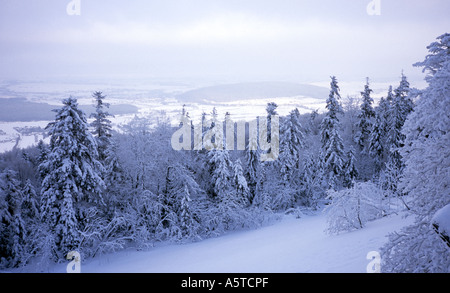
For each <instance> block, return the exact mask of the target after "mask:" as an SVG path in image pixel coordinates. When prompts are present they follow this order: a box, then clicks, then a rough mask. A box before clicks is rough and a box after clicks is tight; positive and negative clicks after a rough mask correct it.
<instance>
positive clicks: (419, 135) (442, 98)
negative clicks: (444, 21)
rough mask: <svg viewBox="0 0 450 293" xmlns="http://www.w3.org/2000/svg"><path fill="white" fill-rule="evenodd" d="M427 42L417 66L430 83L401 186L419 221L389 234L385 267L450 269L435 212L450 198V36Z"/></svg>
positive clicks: (406, 151)
mask: <svg viewBox="0 0 450 293" xmlns="http://www.w3.org/2000/svg"><path fill="white" fill-rule="evenodd" d="M438 40H439V41H438V42H434V43H432V44H431V45H430V46H428V49H429V52H430V54H429V55H428V56H427V57H426V59H425V61H423V62H420V63H417V64H416V66H422V67H424V70H425V71H428V76H427V78H426V80H427V82H428V87H427V88H426V89H425V90H424V91H423V92H422V93H421V95H420V97H419V99H418V100H417V102H416V106H415V109H414V112H413V113H411V114H410V116H409V117H408V119H407V120H406V122H405V125H404V128H403V132H402V133H403V135H405V140H404V144H405V145H404V147H403V148H402V149H401V155H402V157H403V160H404V163H405V169H404V171H403V176H402V178H401V181H400V184H399V187H400V188H402V189H403V190H404V192H405V193H408V194H409V195H410V196H411V198H412V200H411V203H410V207H411V211H412V213H413V214H414V215H415V221H414V224H412V225H411V226H407V227H405V228H403V229H402V230H401V231H400V232H398V233H393V234H390V235H389V242H388V243H387V244H386V245H385V246H384V247H383V249H382V260H383V263H382V270H383V271H384V272H406V273H410V272H414V273H424V272H426V273H437V272H441V273H448V272H449V271H450V253H449V250H448V249H449V248H448V246H447V245H446V244H445V243H444V242H443V241H442V240H441V239H440V238H439V235H438V234H436V233H435V232H434V231H433V227H432V218H433V216H434V215H435V213H436V212H437V211H438V210H439V209H441V208H443V207H444V206H446V205H448V204H449V203H450V177H449V176H448V174H449V172H450V148H449V145H450V116H449V115H448V113H450V98H449V97H450V35H449V34H444V35H442V36H440V37H439V38H438Z"/></svg>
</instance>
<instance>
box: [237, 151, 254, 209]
mask: <svg viewBox="0 0 450 293" xmlns="http://www.w3.org/2000/svg"><path fill="white" fill-rule="evenodd" d="M233 185H234V187H235V189H236V197H237V199H238V201H239V202H240V203H242V205H247V204H248V203H249V200H250V199H249V197H250V190H249V188H248V184H247V180H246V179H245V176H244V171H243V169H242V163H241V160H240V159H237V160H236V161H235V162H234V164H233Z"/></svg>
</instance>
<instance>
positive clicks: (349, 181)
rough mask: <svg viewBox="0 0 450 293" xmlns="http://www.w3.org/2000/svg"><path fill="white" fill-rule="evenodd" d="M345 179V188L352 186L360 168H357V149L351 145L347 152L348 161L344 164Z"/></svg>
mask: <svg viewBox="0 0 450 293" xmlns="http://www.w3.org/2000/svg"><path fill="white" fill-rule="evenodd" d="M343 169H344V179H343V184H344V187H345V188H352V187H353V186H354V184H355V181H356V179H357V178H358V170H357V169H356V159H355V150H354V148H353V147H350V149H349V151H348V152H347V161H346V162H345V164H344V168H343Z"/></svg>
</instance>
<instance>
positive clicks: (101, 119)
mask: <svg viewBox="0 0 450 293" xmlns="http://www.w3.org/2000/svg"><path fill="white" fill-rule="evenodd" d="M92 96H93V98H94V99H95V103H96V104H95V109H96V111H95V113H92V114H91V118H94V121H93V122H92V123H91V126H92V127H93V129H94V130H93V132H92V133H93V134H94V136H95V137H96V140H97V147H98V157H99V160H100V161H101V162H103V161H104V160H105V159H106V156H107V155H106V149H107V148H108V146H109V143H110V138H111V131H112V127H111V121H110V120H108V118H107V117H110V116H112V115H111V114H109V113H108V112H106V111H105V110H104V108H105V107H106V108H109V104H108V103H105V102H103V100H104V99H105V97H106V96H104V95H103V94H102V92H94V93H93V94H92Z"/></svg>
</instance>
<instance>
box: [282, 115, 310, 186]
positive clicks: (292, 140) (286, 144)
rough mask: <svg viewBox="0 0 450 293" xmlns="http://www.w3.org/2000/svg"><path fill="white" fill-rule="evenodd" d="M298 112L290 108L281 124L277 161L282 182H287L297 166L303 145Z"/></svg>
mask: <svg viewBox="0 0 450 293" xmlns="http://www.w3.org/2000/svg"><path fill="white" fill-rule="evenodd" d="M301 127H302V125H301V123H300V113H299V111H298V109H295V110H292V111H291V112H290V113H289V115H288V116H287V117H286V119H285V120H284V121H283V123H282V124H281V129H280V157H279V160H278V163H279V165H280V172H281V176H282V179H283V181H284V182H286V183H288V182H289V181H290V180H291V176H292V175H293V173H294V171H295V170H297V169H298V168H299V160H300V150H301V148H303V147H304V138H305V136H304V134H303V131H302V130H301Z"/></svg>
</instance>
